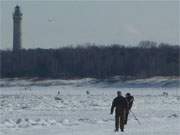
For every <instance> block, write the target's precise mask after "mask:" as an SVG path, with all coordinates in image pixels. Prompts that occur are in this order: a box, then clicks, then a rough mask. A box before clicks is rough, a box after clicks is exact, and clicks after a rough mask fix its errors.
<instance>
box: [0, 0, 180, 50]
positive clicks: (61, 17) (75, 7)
mask: <svg viewBox="0 0 180 135" xmlns="http://www.w3.org/2000/svg"><path fill="white" fill-rule="evenodd" d="M17 4H18V5H20V7H21V12H22V13H23V19H22V47H23V48H58V47H63V46H68V45H71V44H73V45H77V44H86V43H95V44H97V45H103V44H105V45H108V44H122V45H137V44H138V43H139V41H142V40H151V41H155V42H158V43H160V42H164V43H169V44H174V45H175V44H177V45H179V44H180V39H179V30H180V29H179V25H180V24H179V23H180V18H179V10H180V9H179V5H180V2H179V1H172V2H170V1H113V2H110V1H85V2H82V1H66V2H65V1H51V2H50V1H38V2H36V1H16V0H14V1H1V19H2V21H1V27H2V29H1V38H2V40H1V46H0V49H7V48H8V49H11V48H12V42H13V33H12V32H13V19H12V13H13V12H14V7H15V6H16V5H17Z"/></svg>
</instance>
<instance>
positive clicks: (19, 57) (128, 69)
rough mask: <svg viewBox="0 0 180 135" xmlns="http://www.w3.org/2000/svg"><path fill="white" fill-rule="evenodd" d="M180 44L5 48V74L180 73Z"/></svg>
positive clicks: (144, 43) (139, 74)
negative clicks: (9, 49) (16, 50)
mask: <svg viewBox="0 0 180 135" xmlns="http://www.w3.org/2000/svg"><path fill="white" fill-rule="evenodd" d="M179 69H180V46H178V45H169V44H164V43H161V44H158V45H157V43H155V42H152V41H142V42H140V43H139V46H135V47H126V46H123V45H118V44H114V45H111V46H98V45H90V46H86V47H83V46H79V47H64V48H59V49H40V48H38V49H22V50H20V51H18V52H13V51H8V50H1V77H41V78H65V79H66V78H82V77H94V78H108V77H112V76H116V75H121V76H132V77H136V78H143V77H152V76H179V75H180V71H179Z"/></svg>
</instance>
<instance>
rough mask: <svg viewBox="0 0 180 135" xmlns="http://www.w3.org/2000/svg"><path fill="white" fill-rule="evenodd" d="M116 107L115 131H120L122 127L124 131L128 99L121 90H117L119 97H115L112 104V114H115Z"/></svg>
mask: <svg viewBox="0 0 180 135" xmlns="http://www.w3.org/2000/svg"><path fill="white" fill-rule="evenodd" d="M114 108H115V132H118V131H119V125H120V129H121V131H122V132H123V131H124V122H125V115H126V111H127V109H128V103H127V101H126V99H125V98H124V97H123V96H122V94H121V92H120V91H118V92H117V97H116V98H114V100H113V102H112V106H111V114H113V111H114Z"/></svg>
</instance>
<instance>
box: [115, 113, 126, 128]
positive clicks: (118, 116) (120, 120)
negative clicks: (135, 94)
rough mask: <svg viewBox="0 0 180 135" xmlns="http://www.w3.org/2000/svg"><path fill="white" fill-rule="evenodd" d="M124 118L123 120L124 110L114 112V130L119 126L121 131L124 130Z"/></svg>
mask: <svg viewBox="0 0 180 135" xmlns="http://www.w3.org/2000/svg"><path fill="white" fill-rule="evenodd" d="M124 120H125V111H120V112H116V115H115V128H116V129H115V130H116V131H118V130H119V127H120V129H121V131H124Z"/></svg>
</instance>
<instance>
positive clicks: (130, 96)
mask: <svg viewBox="0 0 180 135" xmlns="http://www.w3.org/2000/svg"><path fill="white" fill-rule="evenodd" d="M126 100H127V102H128V110H127V112H126V119H125V123H124V124H127V121H128V115H129V111H130V110H131V108H132V105H133V102H134V97H133V96H132V95H131V94H130V93H126Z"/></svg>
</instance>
